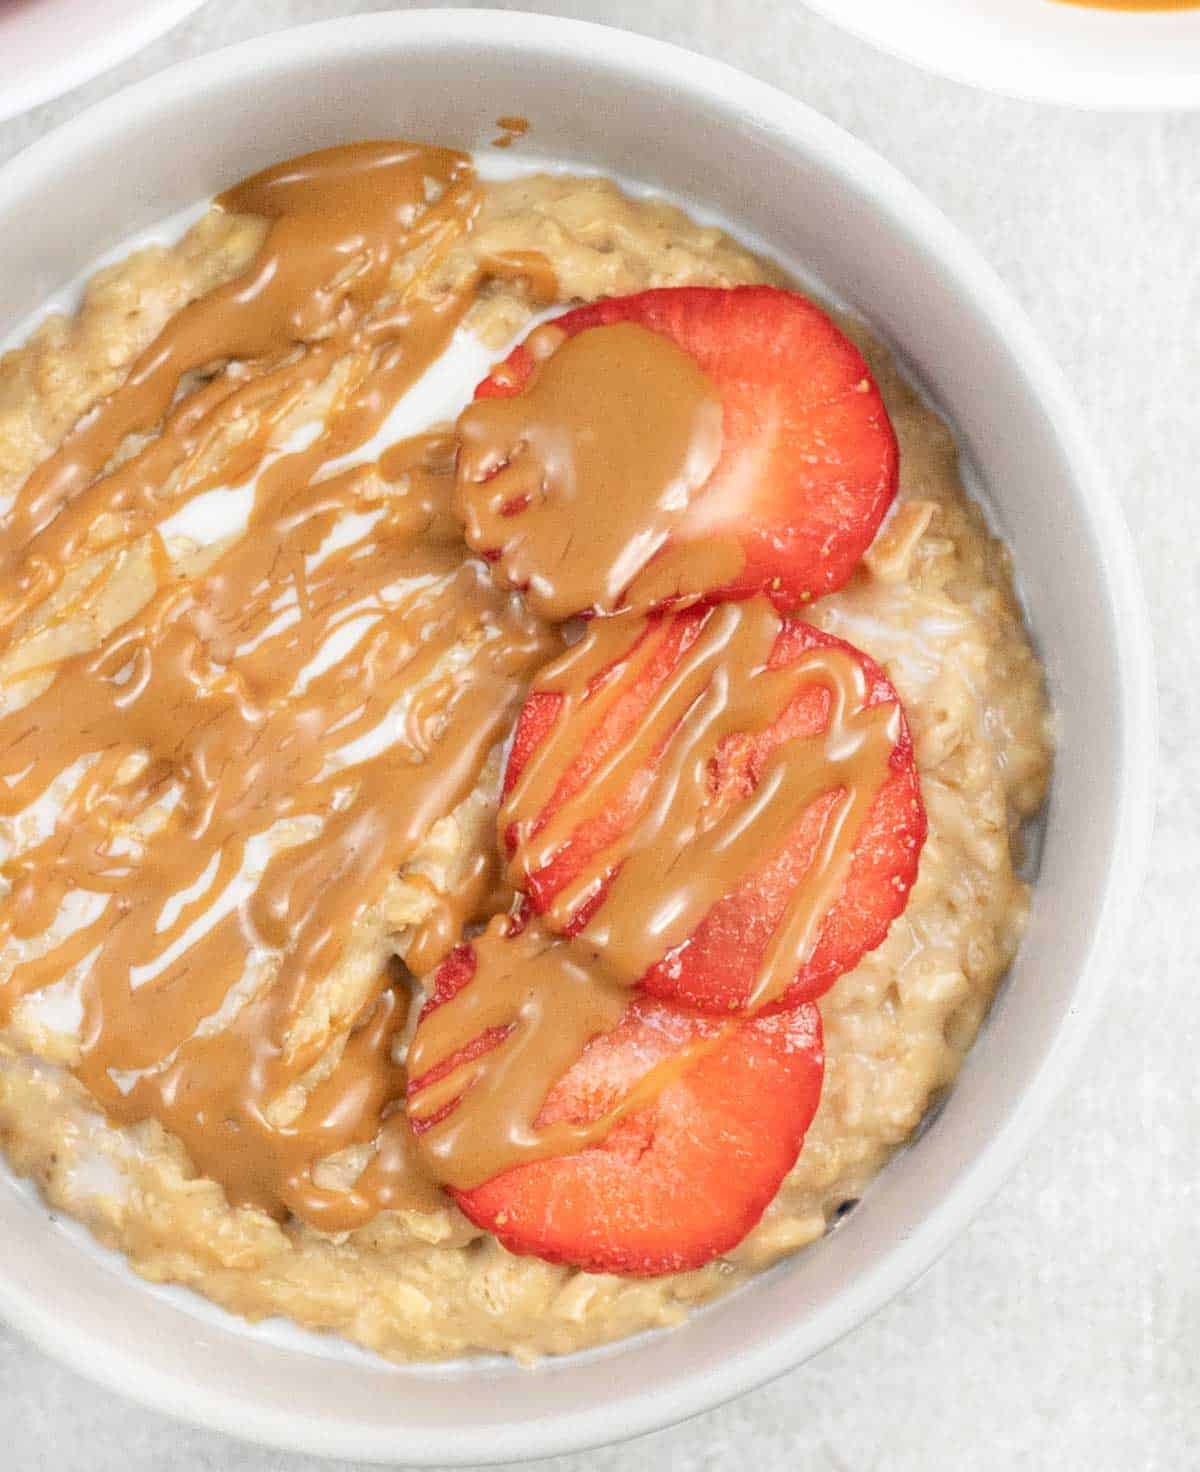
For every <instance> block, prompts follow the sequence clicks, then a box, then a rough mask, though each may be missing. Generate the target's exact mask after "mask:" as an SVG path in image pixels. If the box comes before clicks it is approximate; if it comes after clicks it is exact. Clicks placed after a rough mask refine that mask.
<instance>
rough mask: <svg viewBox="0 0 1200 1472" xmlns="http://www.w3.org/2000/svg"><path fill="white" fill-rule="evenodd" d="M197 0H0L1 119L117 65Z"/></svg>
mask: <svg viewBox="0 0 1200 1472" xmlns="http://www.w3.org/2000/svg"><path fill="white" fill-rule="evenodd" d="M203 3H204V0H0V119H3V118H9V117H15V116H16V115H17V113H21V112H25V111H27V110H28V109H29V108H31V107H37V105H38V104H39V103H42V102H48V101H49V100H50V98H52V97H58V96H60V95H61V94H62V93H63V92H69V91H70V90H71V88H72V87H78V86H81V85H82V84H83V83H84V82H87V81H89V80H90V79H91V78H92V77H95V76H99V74H100V73H101V72H103V71H107V70H108V69H109V67H113V66H116V65H117V63H118V62H121V61H124V60H125V58H126V57H127V56H132V55H133V53H134V52H135V51H140V50H141V49H142V47H143V46H148V45H149V44H150V42H151V41H153V40H156V39H157V38H158V37H159V36H161V35H162V34H163V32H164V31H168V30H170V28H171V27H172V26H173V25H177V24H178V23H179V22H180V21H181V20H182V19H183V18H184V16H185V15H190V14H191V13H192V11H193V10H196V9H197V8H198V7H199V6H201V5H203Z"/></svg>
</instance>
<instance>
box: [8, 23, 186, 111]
mask: <svg viewBox="0 0 1200 1472" xmlns="http://www.w3.org/2000/svg"><path fill="white" fill-rule="evenodd" d="M204 3H205V0H146V3H143V4H142V5H141V6H140V7H139V8H138V11H137V13H136V14H134V15H131V16H128V17H127V18H126V19H125V21H124V23H123V24H122V25H121V26H120V28H114V29H113V30H112V32H111V33H110V34H109V35H108V36H107V37H104V38H101V39H99V40H96V41H93V42H92V43H90V44H89V45H86V46H79V45H76V46H72V47H68V48H61V47H60V48H59V50H58V51H57V52H56V53H55V56H54V58H53V60H50V61H47V62H45V63H43V64H42V65H41V66H35V67H33V68H32V69H31V70H29V71H28V72H26V74H25V76H24V78H23V79H18V80H16V81H11V82H8V83H6V85H5V93H4V96H3V97H0V122H3V121H5V120H6V119H10V118H17V117H20V116H21V114H22V113H26V112H29V111H30V110H31V109H32V108H35V107H40V106H41V105H42V103H44V102H52V101H53V100H54V99H55V98H56V97H62V96H63V95H64V94H66V93H67V92H73V91H74V90H75V88H76V87H82V86H83V84H84V83H85V82H90V81H92V79H93V78H95V77H98V76H100V75H101V73H103V72H107V71H111V70H112V68H113V67H115V66H119V65H120V64H121V62H123V61H127V60H128V59H129V58H130V57H131V56H134V55H136V54H137V53H138V52H139V51H142V50H144V49H145V48H146V47H147V46H149V45H150V43H151V42H152V41H157V40H158V38H159V37H160V36H164V35H166V33H167V32H168V31H170V30H173V29H174V28H175V27H176V26H177V25H179V24H180V23H181V22H182V21H184V20H186V19H187V17H188V16H189V15H191V14H192V12H193V11H195V10H199V8H200V7H201V6H202V5H203V4H204ZM47 19H49V17H47Z"/></svg>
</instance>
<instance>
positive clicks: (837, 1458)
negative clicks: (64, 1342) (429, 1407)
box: [0, 0, 1200, 1472]
mask: <svg viewBox="0 0 1200 1472" xmlns="http://www.w3.org/2000/svg"><path fill="white" fill-rule="evenodd" d="M527 3H528V4H530V5H534V4H536V3H537V0H527ZM897 3H898V4H906V3H913V4H915V3H916V0H897ZM964 3H969V0H964ZM380 8H383V6H382V0H365V3H353V0H349V3H348V0H340V3H339V0H211V3H210V4H208V5H207V6H205V8H204V9H203V10H201V11H200V12H199V13H198V14H197V15H196V16H195V17H194V18H193V19H192V20H190V21H189V22H187V23H186V24H185V25H184V26H183V27H182V28H181V29H179V30H177V31H175V32H174V33H173V34H172V35H170V36H168V37H166V38H165V39H164V40H162V41H160V42H158V43H157V44H155V45H154V46H153V47H151V48H150V49H149V50H148V51H146V52H144V53H142V55H141V56H140V57H138V58H137V59H135V60H134V61H132V62H130V63H128V64H127V65H125V66H124V67H122V68H121V69H120V70H118V71H116V72H113V73H110V74H109V75H107V76H106V77H103V78H101V79H99V80H98V81H97V82H94V83H92V84H91V85H89V86H88V87H86V88H84V89H82V90H81V91H79V92H76V93H73V94H72V95H71V96H70V97H68V98H66V99H64V100H62V101H60V102H58V103H53V104H50V105H49V106H47V107H44V108H41V109H39V110H38V111H36V112H34V113H32V114H30V115H28V116H26V117H25V118H22V119H18V120H16V121H14V122H11V123H8V124H6V125H3V126H0V161H3V160H4V159H6V158H8V157H10V156H11V155H12V154H14V153H15V152H17V151H18V150H19V149H20V148H21V147H23V146H24V145H25V144H26V143H29V142H31V141H32V140H33V139H34V138H36V137H38V136H39V135H40V134H41V133H43V132H45V131H46V130H48V129H49V128H51V127H53V126H55V125H56V124H57V123H59V122H60V121H62V120H64V119H65V118H67V117H70V116H71V115H72V114H74V113H75V112H77V111H78V110H79V109H81V108H82V107H84V106H85V105H86V104H87V103H90V102H92V101H94V100H96V99H98V98H100V97H103V96H106V95H107V94H108V93H109V92H112V91H114V90H116V88H117V87H118V86H120V85H123V84H124V83H126V82H129V81H132V80H134V79H135V78H138V77H142V76H145V75H147V74H148V73H150V72H153V71H155V70H157V69H159V68H160V67H162V66H164V65H166V64H168V63H170V62H173V61H176V60H178V59H181V58H183V57H188V56H192V55H195V54H196V53H198V52H201V51H205V50H208V49H211V48H212V47H215V46H219V45H224V44H226V43H228V42H231V41H236V40H240V39H242V38H243V37H246V36H251V35H254V34H257V33H259V32H261V31H267V30H273V29H277V28H279V27H282V26H285V25H289V24H293V23H299V22H302V21H307V20H315V19H319V18H322V17H325V16H329V15H336V14H345V13H350V12H354V11H360V10H362V11H366V10H377V9H380ZM506 8H510V9H517V8H523V7H521V6H513V5H510V6H507V7H506ZM538 8H541V9H543V10H552V11H554V12H555V13H557V14H562V15H571V16H576V17H582V18H585V19H591V20H600V21H608V22H610V23H612V24H614V25H622V26H626V27H628V28H630V29H633V30H641V31H645V32H647V33H650V34H653V35H655V36H659V37H661V38H663V39H666V40H670V41H676V42H679V43H682V44H684V45H687V46H690V47H692V48H693V49H695V50H698V51H704V52H708V53H709V54H711V55H713V56H716V57H718V58H720V59H721V60H724V61H727V62H731V63H733V64H734V65H736V66H740V67H742V68H743V69H744V70H746V71H748V72H750V73H752V74H754V75H755V76H757V77H760V78H762V79H764V80H765V81H768V82H773V83H774V84H775V85H777V86H780V87H782V88H784V89H785V90H787V91H788V92H791V93H793V94H794V95H795V96H797V97H800V98H802V99H803V100H804V101H806V102H808V103H810V104H812V105H813V106H814V107H816V108H818V109H819V110H820V111H822V112H824V113H826V114H827V115H828V116H829V117H831V118H833V119H834V120H836V121H837V122H839V123H841V124H842V125H843V126H844V127H846V128H848V129H849V130H850V131H851V132H853V133H856V134H857V135H858V136H859V137H860V138H862V139H864V140H865V141H866V142H867V143H869V144H871V145H872V146H873V147H875V148H876V149H878V150H879V151H880V152H881V153H882V154H884V155H885V156H886V157H887V158H889V159H890V160H891V161H892V162H893V163H895V164H896V165H898V166H899V167H900V168H901V169H902V170H903V171H904V172H905V173H907V174H908V175H909V176H910V178H912V179H913V180H914V181H915V182H916V183H917V184H918V185H919V186H920V187H921V188H922V189H923V190H925V191H926V192H927V193H928V194H929V195H930V196H931V197H932V198H933V199H934V201H935V202H936V203H938V204H939V205H940V206H941V207H942V208H943V209H944V210H945V211H946V212H947V213H948V214H949V215H950V216H951V217H952V218H953V219H954V220H955V221H956V222H957V223H958V224H959V225H961V226H962V227H963V228H964V229H965V230H966V232H967V233H968V234H969V235H970V236H971V237H972V238H973V239H974V240H975V241H976V242H977V243H978V245H979V246H980V247H981V248H982V250H983V252H984V254H985V255H986V256H987V257H988V258H989V259H990V260H991V262H992V263H993V265H995V266H996V268H997V269H998V270H999V272H1000V274H1001V275H1002V276H1003V277H1004V278H1005V280H1006V281H1007V283H1008V285H1009V286H1010V288H1011V289H1012V290H1013V291H1014V292H1015V294H1016V295H1017V296H1018V297H1019V298H1020V300H1021V301H1022V303H1023V304H1024V305H1025V307H1026V308H1027V309H1028V310H1029V312H1030V313H1031V314H1032V316H1033V318H1034V320H1035V322H1036V324H1037V326H1038V328H1039V329H1040V331H1041V332H1042V334H1043V335H1044V336H1045V338H1046V339H1047V340H1048V341H1049V343H1050V344H1051V346H1052V348H1053V349H1054V350H1055V351H1056V353H1057V355H1058V357H1059V359H1060V361H1061V362H1062V364H1063V366H1064V368H1065V369H1066V371H1067V374H1068V376H1069V377H1070V379H1071V380H1072V382H1073V384H1074V387H1075V389H1076V391H1077V393H1078V394H1079V396H1080V398H1081V399H1082V401H1083V405H1084V409H1085V411H1086V414H1087V416H1088V419H1089V421H1090V423H1091V425H1092V428H1093V432H1094V434H1095V436H1096V440H1097V442H1098V444H1099V446H1100V449H1101V452H1102V455H1103V458H1104V460H1105V461H1106V462H1107V465H1108V467H1109V469H1110V473H1111V475H1112V478H1113V481H1114V483H1115V485H1116V487H1117V490H1118V492H1119V493H1120V497H1121V500H1122V501H1123V503H1124V506H1125V512H1126V515H1127V516H1128V517H1129V520H1130V522H1131V525H1132V528H1133V532H1134V536H1135V539H1136V541H1137V545H1138V551H1139V555H1140V558H1141V563H1142V568H1143V572H1144V575H1145V578H1146V583H1147V590H1148V593H1149V598H1150V604H1151V610H1152V613H1153V617H1154V622H1155V633H1156V637H1157V641H1158V651H1159V673H1160V686H1161V703H1162V753H1161V761H1162V769H1161V777H1160V781H1159V800H1158V820H1157V821H1158V829H1157V835H1156V839H1155V846H1154V856H1153V863H1152V867H1151V872H1150V877H1149V881H1148V884H1147V886H1146V891H1145V895H1144V900H1143V903H1142V906H1141V910H1140V919H1139V921H1138V922H1137V923H1136V924H1135V928H1134V934H1133V935H1132V937H1131V939H1130V942H1129V944H1128V947H1127V954H1126V957H1125V965H1124V968H1123V971H1122V972H1121V973H1120V975H1119V981H1118V985H1117V986H1116V988H1115V989H1114V990H1113V992H1112V994H1111V996H1110V998H1109V1001H1108V1006H1107V1009H1106V1013H1105V1016H1104V1018H1103V1021H1102V1022H1101V1024H1100V1026H1099V1027H1098V1029H1097V1031H1096V1033H1095V1034H1094V1035H1093V1037H1092V1039H1091V1042H1090V1044H1089V1046H1088V1048H1087V1050H1086V1054H1085V1057H1084V1060H1083V1063H1082V1065H1081V1066H1080V1068H1079V1069H1078V1071H1077V1073H1076V1075H1075V1077H1074V1079H1073V1080H1072V1081H1071V1083H1070V1085H1069V1086H1068V1088H1067V1090H1066V1092H1065V1094H1064V1096H1063V1098H1062V1100H1061V1103H1060V1104H1059V1106H1058V1108H1057V1109H1056V1111H1055V1114H1054V1117H1053V1118H1052V1121H1051V1123H1050V1125H1049V1126H1048V1127H1047V1129H1046V1130H1045V1132H1044V1133H1043V1134H1042V1135H1041V1137H1040V1138H1039V1140H1038V1141H1037V1143H1036V1145H1035V1147H1034V1148H1033V1150H1032V1151H1031V1152H1030V1154H1029V1156H1028V1158H1027V1159H1026V1161H1025V1163H1024V1164H1023V1166H1022V1167H1021V1169H1020V1170H1019V1171H1018V1172H1017V1173H1016V1175H1015V1176H1014V1177H1013V1178H1012V1180H1010V1181H1009V1182H1008V1184H1007V1185H1006V1186H1005V1188H1004V1189H1003V1191H1002V1193H1001V1194H1000V1196H999V1197H998V1198H997V1199H996V1200H995V1201H994V1202H993V1203H992V1205H991V1206H990V1207H989V1208H988V1209H987V1210H986V1211H985V1212H984V1213H983V1215H982V1216H981V1217H980V1218H979V1220H978V1221H976V1223H975V1225H974V1226H973V1227H972V1228H971V1230H970V1231H968V1232H967V1233H966V1235H965V1236H964V1237H963V1238H961V1239H960V1240H959V1242H958V1243H957V1244H956V1245H955V1246H954V1247H953V1248H952V1249H951V1251H950V1252H949V1253H948V1254H947V1255H946V1257H945V1258H944V1259H943V1261H942V1262H941V1263H940V1264H939V1265H938V1266H937V1267H936V1268H935V1269H934V1270H933V1271H932V1272H931V1273H930V1274H929V1275H928V1276H927V1277H926V1278H925V1279H924V1280H923V1281H922V1282H921V1283H919V1284H918V1285H917V1286H916V1287H915V1288H913V1289H911V1290H910V1291H909V1292H908V1293H907V1294H906V1295H904V1297H903V1298H901V1299H899V1300H898V1301H897V1302H895V1303H893V1304H892V1305H891V1306H890V1307H889V1308H888V1309H886V1310H885V1311H884V1312H883V1313H881V1314H880V1315H879V1316H878V1317H877V1318H876V1319H874V1320H873V1321H872V1322H871V1323H870V1324H868V1325H867V1326H865V1327H864V1328H862V1329H860V1330H859V1331H858V1332H857V1333H856V1334H854V1335H852V1336H851V1337H850V1338H849V1339H847V1340H845V1341H844V1342H843V1343H842V1344H840V1345H838V1346H836V1347H835V1348H834V1349H832V1350H830V1351H828V1352H827V1353H826V1354H825V1355H823V1356H822V1357H821V1358H820V1359H819V1360H817V1361H815V1362H814V1363H812V1364H810V1365H809V1366H807V1367H806V1368H804V1369H801V1370H799V1371H797V1372H796V1373H794V1374H792V1375H790V1376H787V1377H786V1378H784V1379H783V1380H780V1381H778V1382H777V1383H776V1384H774V1385H772V1386H770V1387H768V1388H767V1389H765V1390H762V1391H759V1392H758V1393H757V1394H754V1395H751V1396H748V1397H746V1398H745V1399H743V1400H741V1401H738V1402H736V1403H735V1404H733V1405H730V1406H726V1407H725V1408H723V1409H721V1410H718V1411H714V1412H712V1413H711V1414H709V1415H707V1416H703V1417H701V1418H699V1419H698V1420H696V1421H693V1422H692V1423H690V1424H689V1425H687V1426H684V1427H681V1428H678V1429H676V1430H673V1431H667V1432H663V1433H660V1434H658V1435H656V1436H653V1437H649V1438H646V1439H645V1440H643V1441H640V1442H637V1443H634V1444H632V1445H629V1446H626V1447H623V1448H621V1447H618V1448H612V1449H610V1450H607V1451H602V1452H596V1453H592V1454H589V1455H586V1456H580V1457H575V1458H569V1457H568V1458H559V1459H557V1460H555V1461H553V1462H543V1463H539V1464H537V1466H538V1467H539V1468H540V1469H543V1472H584V1469H587V1472H633V1469H635V1468H637V1469H641V1468H642V1467H646V1466H650V1467H661V1468H664V1469H670V1472H701V1469H717V1468H719V1469H721V1472H740V1469H742V1468H746V1469H753V1472H940V1469H942V1468H947V1469H949V1468H954V1469H955V1472H1010V1469H1025V1468H1028V1469H1042V1468H1047V1469H1050V1468H1052V1469H1055V1472H1060V1469H1061V1472H1076V1469H1079V1472H1168V1469H1169V1472H1176V1469H1178V1472H1191V1469H1193V1468H1196V1467H1200V1274H1198V1253H1197V1241H1198V1236H1200V1232H1198V1222H1197V1218H1198V1217H1200V1185H1198V1182H1200V1090H1198V1088H1197V1081H1196V1076H1197V1063H1198V1053H1200V1037H1198V1032H1200V1028H1198V1022H1200V968H1198V967H1197V965H1196V961H1195V956H1194V952H1195V947H1194V943H1193V938H1194V937H1195V936H1196V935H1197V934H1200V837H1198V836H1197V832H1196V829H1197V827H1198V826H1200V648H1198V645H1200V592H1198V588H1200V580H1198V570H1197V558H1198V554H1200V113H1197V114H1196V115H1192V116H1188V115H1181V116H1164V117H1153V116H1140V115H1135V116H1104V115H1099V114H1086V113H1075V112H1070V111H1067V110H1063V109H1057V108H1051V107H1042V106H1034V105H1030V104H1025V103H1019V102H1011V101H1005V100H1001V99H998V98H993V97H989V96H985V95H983V94H979V93H975V92H972V91H970V90H968V89H966V88H964V87H960V86H957V85H955V84H952V83H949V82H943V81H940V80H937V79H934V78H932V77H928V76H925V75H924V74H922V73H919V72H916V71H914V70H912V69H911V68H910V67H908V66H906V65H904V64H902V63H900V62H896V61H892V60H890V59H887V58H884V57H882V56H879V55H877V54H875V53H874V52H872V51H870V50H869V49H868V48H866V47H865V46H863V45H861V44H859V43H858V42H856V41H852V40H850V39H848V38H846V37H844V36H843V35H841V34H840V33H839V32H838V31H836V30H834V29H833V28H831V27H830V26H829V25H827V24H825V23H824V22H821V21H817V20H815V19H813V18H811V17H810V16H809V15H808V13H807V12H805V11H803V10H801V9H800V7H799V5H798V4H797V3H796V0H736V3H735V0H574V3H572V0H565V3H553V0H542V3H541V4H540V6H539V7H538ZM63 44H64V45H70V38H69V37H64V38H63ZM2 250H3V247H2V244H0V259H2ZM0 268H2V267H0ZM0 1438H2V1440H0V1467H2V1468H4V1469H5V1472H8V1469H12V1472H43V1469H45V1472H75V1469H77V1468H78V1469H81V1472H82V1469H87V1472H206V1469H210V1468H211V1469H218V1468H219V1469H222V1472H268V1469H269V1472H319V1469H320V1468H323V1467H326V1466H330V1465H334V1464H328V1463H318V1462H317V1461H316V1460H309V1459H306V1458H297V1457H288V1456H284V1455H281V1454H276V1453H273V1452H261V1451H257V1450H255V1449H252V1448H249V1447H243V1446H241V1445H239V1444H237V1443H234V1442H231V1441H228V1440H226V1439H225V1438H223V1437H220V1436H217V1435H215V1434H209V1433H205V1432H199V1431H192V1430H189V1429H186V1428H183V1427H180V1426H178V1425H176V1424H174V1423H173V1422H170V1421H167V1420H165V1419H163V1418H161V1417H159V1416H156V1415H153V1414H151V1413H149V1412H146V1411H143V1410H140V1409H138V1408H136V1407H133V1406H130V1405H126V1404H125V1403H123V1402H122V1401H119V1400H116V1399H114V1398H113V1397H111V1396H110V1395H109V1394H107V1393H106V1392H103V1391H100V1390H96V1389H94V1388H93V1387H92V1386H91V1385H90V1384H87V1383H85V1382H84V1381H82V1380H80V1379H77V1378H76V1377H75V1376H74V1375H72V1374H70V1373H68V1372H67V1371H65V1370H60V1369H59V1368H58V1367H57V1366H55V1365H53V1364H51V1363H50V1362H49V1361H47V1360H45V1359H44V1358H43V1357H42V1356H41V1355H40V1354H39V1353H38V1352H36V1351H35V1350H33V1349H31V1348H30V1347H29V1346H28V1345H27V1344H25V1343H24V1342H22V1341H20V1340H18V1339H16V1338H15V1337H14V1336H12V1335H11V1334H9V1333H8V1332H7V1331H6V1330H4V1329H3V1328H2V1327H0ZM336 1465H337V1466H339V1467H341V1469H342V1472H349V1466H350V1464H336Z"/></svg>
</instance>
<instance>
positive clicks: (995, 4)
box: [805, 0, 1200, 110]
mask: <svg viewBox="0 0 1200 1472" xmlns="http://www.w3.org/2000/svg"><path fill="white" fill-rule="evenodd" d="M805 3H806V4H807V5H809V6H810V8H811V9H813V10H815V11H818V12H819V13H820V14H821V15H823V16H825V17H826V18H827V19H829V20H831V21H833V22H834V23H835V24H837V25H840V26H842V27H843V28H844V29H845V30H848V31H852V32H853V33H854V34H855V35H858V36H861V37H862V38H863V39H864V40H866V41H870V42H872V43H873V44H874V45H876V46H879V47H882V48H883V49H884V50H886V51H890V52H892V53H893V54H895V55H896V56H901V57H903V58H904V59H905V60H907V61H911V62H915V63H916V64H917V65H918V66H923V67H927V68H928V69H929V70H930V71H935V72H941V73H942V74H943V75H945V76H948V77H952V78H953V79H954V80H955V81H959V82H966V83H968V84H970V85H972V86H976V87H987V88H990V89H992V90H993V91H996V92H1006V93H1009V94H1010V95H1012V96H1015V97H1026V98H1034V99H1037V100H1039V101H1043V102H1059V103H1065V104H1068V105H1071V106H1075V107H1093V108H1129V109H1135V108H1141V109H1155V110H1161V109H1165V108H1191V107H1200V3H1196V0H1158V3H1157V4H1153V5H1150V4H1146V3H1144V0H1090V3H1089V0H969V3H968V4H964V3H963V0H907V3H905V4H902V5H898V4H897V3H896V0H805Z"/></svg>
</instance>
